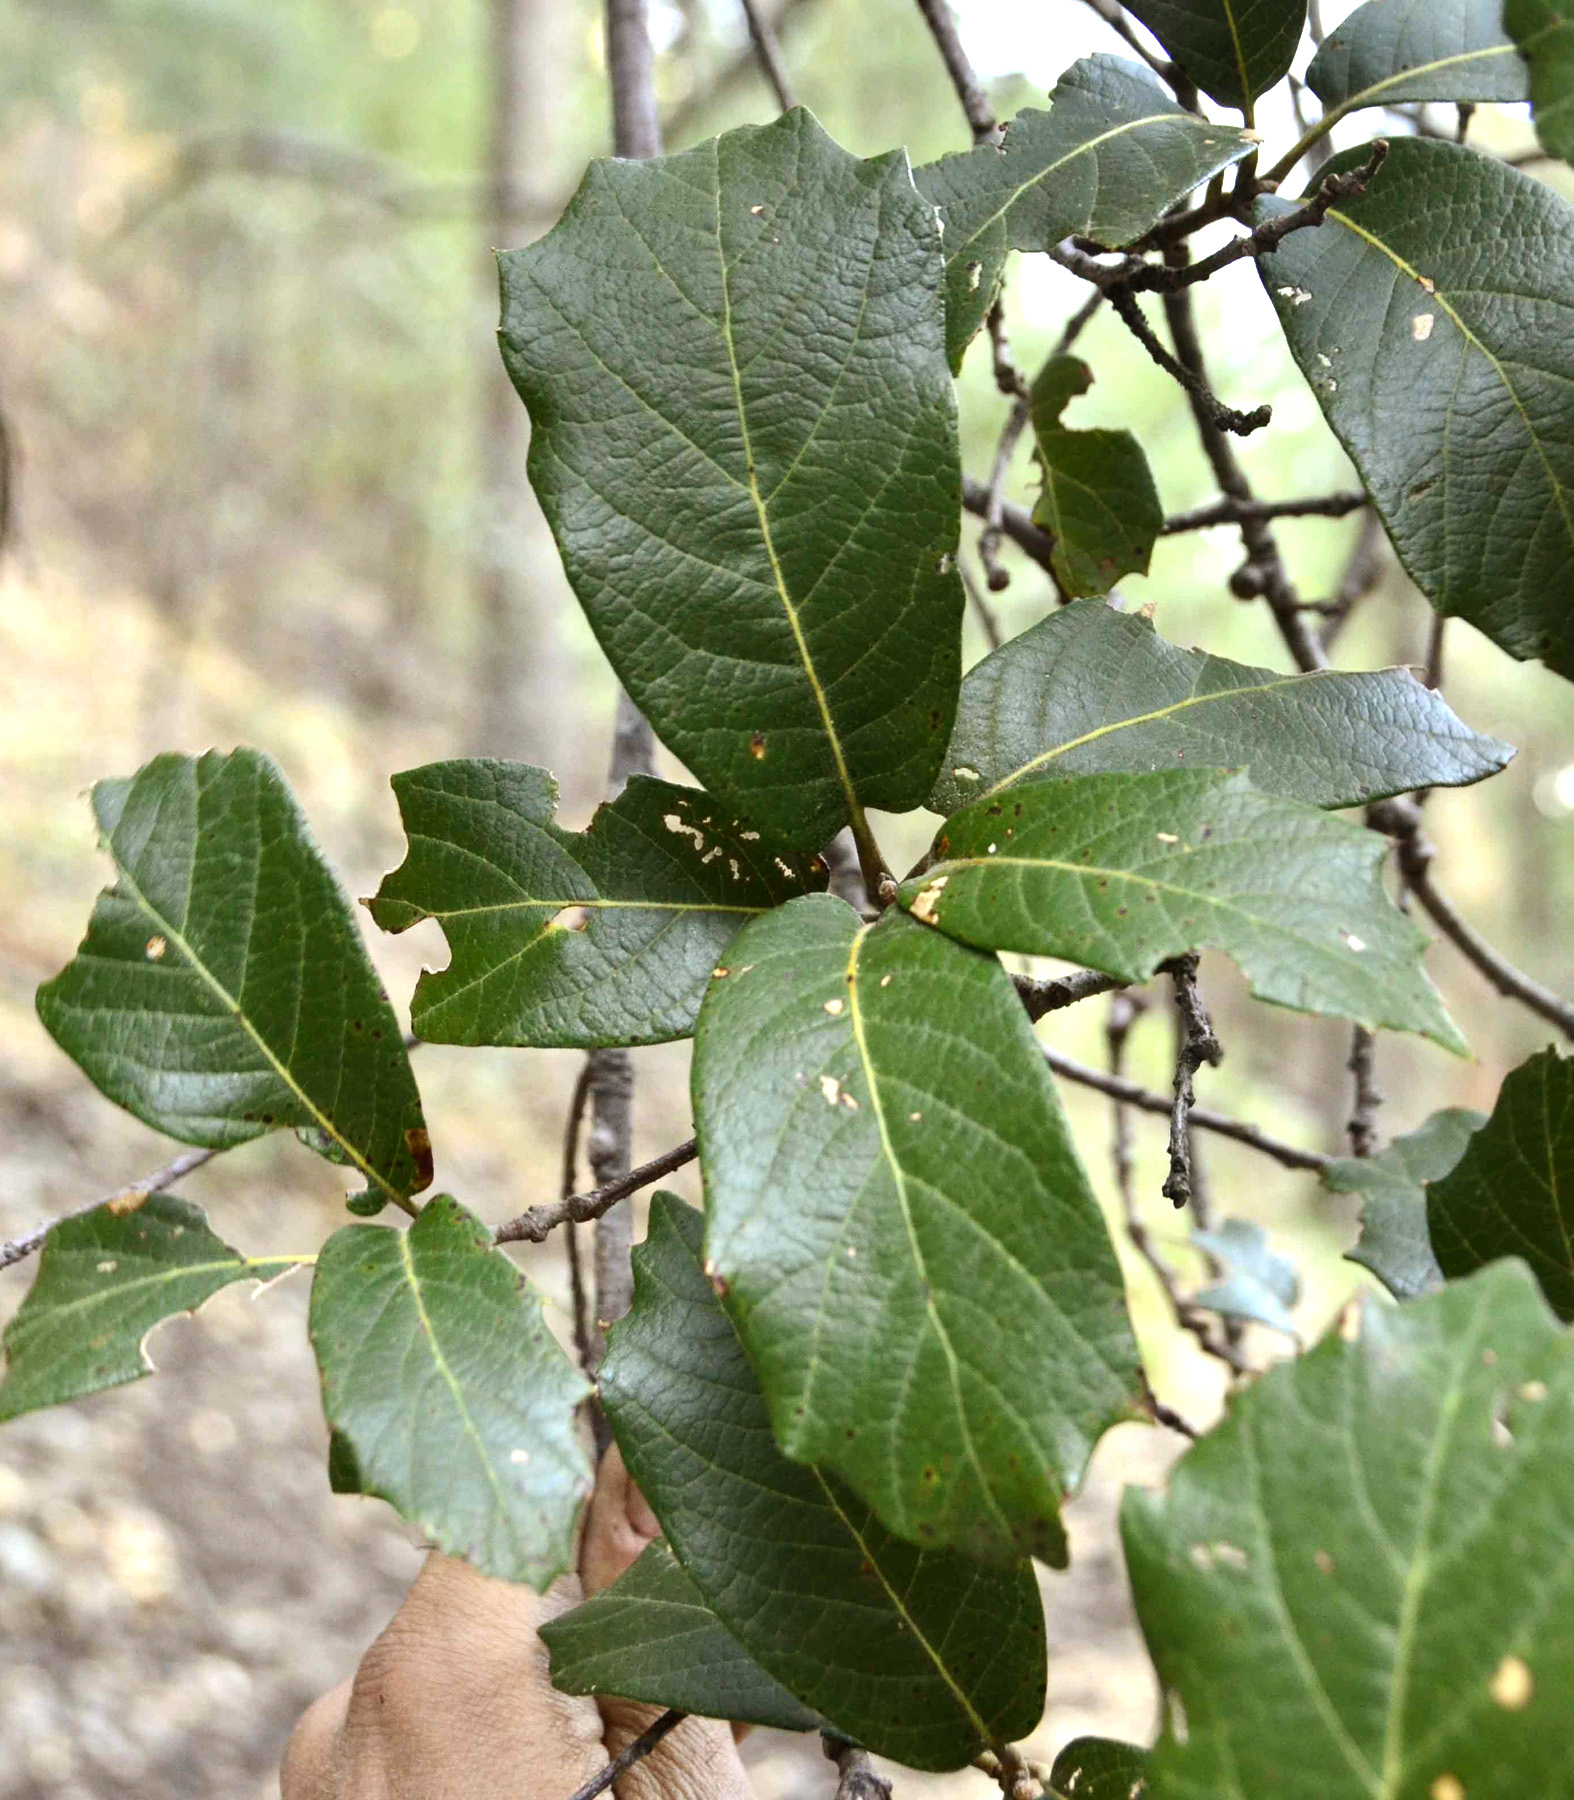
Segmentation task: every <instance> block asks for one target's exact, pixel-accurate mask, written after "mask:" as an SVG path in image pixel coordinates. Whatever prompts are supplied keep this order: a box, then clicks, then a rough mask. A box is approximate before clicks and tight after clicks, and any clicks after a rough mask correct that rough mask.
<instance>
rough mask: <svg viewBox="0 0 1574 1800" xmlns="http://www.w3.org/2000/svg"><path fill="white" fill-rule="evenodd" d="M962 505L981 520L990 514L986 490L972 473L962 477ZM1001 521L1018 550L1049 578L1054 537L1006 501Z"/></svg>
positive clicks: (1001, 512) (1018, 507) (1019, 508)
mask: <svg viewBox="0 0 1574 1800" xmlns="http://www.w3.org/2000/svg"><path fill="white" fill-rule="evenodd" d="M962 504H963V506H964V507H966V509H967V510H968V511H969V512H970V513H973V514H975V515H976V516H977V517H978V518H980V519H987V518H988V517H989V489H988V488H987V487H986V486H985V485H984V483H983V482H981V481H977V480H975V479H974V478H973V477H972V476H971V475H964V476H963V477H962ZM1000 523H1001V527H1002V528H1003V530H1004V531H1005V534H1006V536H1007V537H1008V538H1010V540H1011V541H1012V543H1013V544H1015V545H1016V546H1017V548H1018V549H1019V550H1023V551H1025V552H1026V553H1027V555H1028V556H1029V557H1030V558H1031V559H1032V560H1033V561H1034V562H1036V563H1037V564H1038V566H1039V567H1040V568H1041V569H1042V570H1043V571H1044V573H1045V574H1046V575H1048V576H1049V577H1050V579H1051V580H1053V579H1054V574H1055V571H1054V569H1053V567H1052V566H1051V563H1050V555H1051V553H1052V552H1053V550H1054V548H1055V540H1054V538H1053V537H1052V536H1051V535H1050V533H1049V532H1047V531H1045V530H1044V529H1043V528H1042V526H1039V525H1035V524H1034V523H1033V521H1032V519H1031V517H1030V516H1029V515H1028V514H1027V513H1026V512H1025V511H1024V510H1023V509H1022V508H1021V507H1020V506H1013V505H1012V504H1011V502H1010V501H1009V500H1008V501H1007V502H1006V503H1005V504H1004V505H1003V506H1002V507H1001V508H1000Z"/></svg>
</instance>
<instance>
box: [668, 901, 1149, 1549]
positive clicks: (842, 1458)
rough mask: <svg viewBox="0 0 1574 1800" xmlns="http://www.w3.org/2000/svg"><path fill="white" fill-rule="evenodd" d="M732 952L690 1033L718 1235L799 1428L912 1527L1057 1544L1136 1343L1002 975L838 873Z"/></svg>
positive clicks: (778, 1402) (713, 1257) (785, 1437)
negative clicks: (1069, 1496)
mask: <svg viewBox="0 0 1574 1800" xmlns="http://www.w3.org/2000/svg"><path fill="white" fill-rule="evenodd" d="M729 960H730V963H731V966H732V972H731V973H730V974H729V975H727V976H725V977H718V979H717V980H716V981H715V982H713V983H712V985H711V990H710V993H709V994H708V995H707V996H706V999H705V1004H704V1006H703V1007H702V1008H701V1010H700V1022H699V1026H698V1028H697V1030H696V1032H695V1046H694V1070H693V1093H694V1122H695V1131H696V1134H697V1136H698V1138H699V1145H700V1156H701V1159H702V1161H703V1164H704V1169H705V1197H706V1214H705V1252H706V1257H707V1266H708V1267H709V1268H711V1269H713V1270H714V1271H715V1275H716V1279H717V1281H718V1282H719V1283H721V1284H722V1286H723V1290H724V1294H725V1299H726V1305H727V1310H728V1313H729V1314H730V1315H731V1318H732V1321H733V1323H734V1324H735V1325H736V1326H737V1328H738V1334H739V1336H740V1337H741V1338H742V1339H743V1343H744V1347H745V1349H746V1350H747V1351H748V1354H749V1360H750V1361H751V1362H752V1364H753V1365H754V1367H755V1369H756V1370H757V1371H758V1373H759V1377H760V1384H761V1386H762V1387H763V1388H764V1390H765V1396H766V1399H767V1400H768V1401H769V1403H770V1407H771V1418H772V1423H773V1424H774V1426H775V1428H776V1436H777V1439H778V1441H779V1442H780V1444H781V1446H782V1448H783V1449H784V1450H785V1451H786V1452H787V1454H788V1455H789V1456H791V1457H793V1458H795V1459H796V1460H798V1461H801V1462H809V1463H816V1464H819V1465H821V1466H823V1467H825V1468H828V1469H835V1470H836V1471H837V1473H838V1474H840V1475H842V1476H843V1477H844V1478H845V1479H846V1480H847V1481H848V1482H849V1483H850V1484H851V1485H852V1486H853V1487H854V1488H855V1489H856V1490H857V1491H858V1493H859V1494H860V1495H861V1496H862V1497H863V1498H864V1499H865V1500H866V1501H868V1503H869V1504H870V1505H871V1506H872V1507H873V1508H874V1510H875V1512H876V1513H877V1514H878V1515H879V1516H880V1518H881V1520H882V1521H883V1522H884V1524H885V1525H886V1526H888V1527H889V1528H890V1529H891V1530H892V1531H895V1532H898V1533H900V1535H901V1536H903V1537H906V1538H911V1539H913V1540H915V1541H917V1542H920V1543H934V1544H944V1545H950V1546H952V1547H954V1548H957V1549H960V1550H963V1551H965V1552H966V1553H968V1554H970V1555H976V1556H983V1557H994V1558H1004V1557H1010V1556H1017V1555H1021V1554H1022V1553H1024V1552H1032V1553H1033V1554H1034V1555H1038V1556H1043V1557H1045V1558H1046V1559H1048V1560H1049V1561H1052V1562H1055V1561H1058V1562H1062V1563H1063V1562H1064V1559H1065V1540H1064V1536H1063V1533H1062V1529H1061V1524H1060V1517H1059V1513H1060V1503H1061V1500H1062V1498H1063V1497H1064V1495H1065V1494H1066V1493H1067V1492H1068V1491H1069V1490H1070V1489H1072V1488H1074V1487H1075V1486H1076V1484H1077V1482H1078V1481H1079V1480H1080V1479H1081V1475H1082V1470H1083V1467H1084V1465H1085V1463H1086V1461H1087V1458H1088V1455H1089V1453H1090V1452H1091V1451H1092V1448H1093V1445H1094V1444H1095V1443H1096V1442H1097V1440H1098V1438H1099V1436H1100V1434H1101V1433H1102V1432H1103V1431H1104V1430H1105V1429H1106V1428H1107V1427H1108V1426H1110V1425H1112V1424H1114V1423H1115V1422H1116V1421H1117V1420H1119V1419H1121V1418H1124V1417H1129V1416H1130V1415H1131V1412H1132V1409H1133V1406H1134V1404H1135V1402H1136V1398H1137V1392H1138V1387H1137V1382H1138V1374H1137V1360H1136V1350H1135V1347H1134V1345H1133V1343H1132V1338H1131V1333H1130V1328H1129V1326H1128V1325H1127V1322H1126V1314H1125V1307H1124V1303H1123V1292H1122V1286H1121V1279H1120V1272H1119V1269H1118V1268H1117V1266H1116V1262H1115V1254H1114V1251H1113V1249H1112V1247H1111V1245H1110V1241H1109V1235H1108V1232H1107V1231H1106V1229H1105V1225H1104V1219H1103V1216H1102V1214H1101V1213H1100V1211H1099V1208H1098V1205H1097V1203H1096V1201H1095V1200H1094V1198H1093V1196H1092V1194H1091V1192H1090V1191H1089V1188H1088V1182H1087V1177H1086V1175H1085V1174H1084V1173H1083V1169H1082V1165H1081V1163H1080V1162H1079V1161H1078V1159H1077V1153H1076V1150H1075V1148H1074V1146H1073V1145H1072V1143H1071V1140H1070V1137H1069V1135H1068V1134H1067V1130H1066V1125H1065V1120H1064V1118H1063V1117H1062V1115H1061V1111H1060V1106H1059V1102H1058V1100H1057V1098H1056V1095H1055V1090H1054V1086H1053V1083H1052V1082H1051V1080H1050V1076H1049V1073H1048V1070H1047V1069H1046V1067H1045V1064H1044V1060H1043V1057H1042V1056H1041V1055H1040V1053H1039V1050H1038V1045H1037V1043H1036V1041H1035V1039H1034V1037H1033V1031H1032V1027H1031V1026H1030V1025H1029V1024H1028V1021H1027V1017H1026V1015H1025V1014H1024V1012H1023V1011H1022V1007H1021V1003H1020V1002H1019V1001H1018V999H1017V997H1016V994H1015V991H1014V990H1013V988H1012V986H1011V982H1010V980H1009V978H1008V977H1007V975H1006V973H1005V971H1004V970H1003V969H1002V968H1001V967H1000V965H999V963H998V962H997V961H996V960H995V959H994V958H993V957H985V956H978V955H976V954H974V953H972V952H969V951H965V950H962V949H961V948H960V946H958V945H955V944H952V943H950V942H948V941H947V940H946V939H944V938H943V937H941V936H939V935H938V934H937V933H934V932H928V931H924V930H922V929H921V928H920V927H918V926H917V925H914V924H913V923H912V921H911V920H909V919H906V918H904V917H903V916H902V915H901V914H900V913H895V912H893V913H890V914H888V915H886V917H885V918H884V919H883V920H882V922H881V923H880V924H878V925H875V926H871V927H863V926H861V925H860V923H859V920H858V916H857V914H856V913H854V912H853V910H852V909H851V908H850V907H848V906H844V905H843V904H842V902H841V901H839V900H834V899H831V898H829V897H822V896H810V897H809V898H806V899H803V900H794V901H792V902H790V903H789V904H788V905H787V906H785V907H782V908H781V909H779V910H778V911H776V912H774V913H771V914H769V915H767V916H766V917H765V918H763V919H759V920H756V921H755V923H754V924H752V925H749V926H746V927H745V929H744V930H743V931H742V932H741V933H740V934H739V936H738V938H737V941H736V943H735V944H734V947H733V949H732V950H731V951H730V952H729ZM984 1296H987V1299H985V1298H984ZM1003 1319H1009V1320H1010V1321H1011V1327H1010V1329H1009V1330H1008V1331H1005V1330H1002V1329H1001V1321H1002V1320H1003Z"/></svg>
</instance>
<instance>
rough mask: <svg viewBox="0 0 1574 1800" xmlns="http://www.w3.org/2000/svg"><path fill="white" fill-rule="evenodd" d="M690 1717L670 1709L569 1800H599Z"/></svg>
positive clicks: (577, 1789) (571, 1795)
mask: <svg viewBox="0 0 1574 1800" xmlns="http://www.w3.org/2000/svg"><path fill="white" fill-rule="evenodd" d="M688 1716H689V1715H688V1714H687V1713H681V1712H678V1711H677V1710H676V1709H671V1708H669V1710H668V1711H666V1712H664V1713H663V1714H662V1715H661V1717H660V1718H659V1719H657V1720H655V1722H654V1723H653V1724H650V1725H647V1726H646V1727H645V1729H644V1730H643V1731H642V1732H641V1733H640V1734H639V1736H638V1737H637V1738H635V1740H634V1741H633V1743H632V1744H629V1745H627V1746H626V1747H625V1748H624V1749H622V1750H620V1751H619V1752H618V1753H617V1755H616V1756H614V1757H613V1759H612V1761H611V1762H609V1763H608V1764H607V1766H606V1767H605V1768H604V1769H603V1770H602V1771H601V1773H600V1774H599V1775H592V1776H591V1778H590V1780H589V1781H587V1782H586V1783H585V1784H584V1786H583V1787H579V1788H575V1790H574V1792H573V1793H572V1794H570V1795H569V1797H568V1800H596V1796H597V1794H604V1793H605V1792H606V1791H607V1789H608V1788H609V1787H611V1786H612V1784H613V1782H615V1781H621V1780H622V1779H623V1777H624V1776H625V1775H627V1774H628V1772H629V1770H630V1769H632V1768H633V1767H634V1765H635V1764H636V1763H639V1762H643V1761H644V1760H645V1758H646V1757H647V1756H649V1755H650V1753H651V1751H652V1750H654V1749H655V1748H656V1746H657V1745H658V1744H659V1743H660V1742H661V1740H662V1739H663V1738H664V1737H665V1736H666V1735H667V1733H668V1732H669V1731H676V1730H677V1728H678V1727H679V1726H680V1725H681V1724H682V1723H683V1721H684V1720H685V1719H686V1718H687V1717H688Z"/></svg>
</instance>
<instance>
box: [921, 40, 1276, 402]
mask: <svg viewBox="0 0 1574 1800" xmlns="http://www.w3.org/2000/svg"><path fill="white" fill-rule="evenodd" d="M1050 101H1051V104H1052V106H1053V109H1054V110H1053V111H1051V112H1040V111H1037V110H1034V109H1030V110H1028V111H1026V112H1020V113H1018V114H1017V116H1016V117H1015V118H1014V119H1013V120H1011V122H1010V123H1009V124H1008V125H1007V126H1006V130H1005V141H1004V143H1002V144H1001V145H1000V146H999V148H998V149H997V148H996V147H995V146H994V145H993V144H981V145H979V146H977V147H976V148H974V149H972V150H965V151H962V152H960V153H959V154H957V155H955V156H946V157H942V158H941V160H940V161H939V162H933V163H927V164H925V166H924V167H923V168H921V169H918V170H916V171H915V172H914V176H913V179H914V180H915V181H916V182H917V183H918V186H919V188H920V190H921V191H922V192H923V194H924V195H925V197H926V198H927V199H929V200H932V201H933V202H934V203H935V205H936V206H938V207H939V208H940V214H941V219H942V222H943V224H944V227H945V233H944V243H945V260H946V348H947V351H948V353H949V355H950V358H951V366H952V368H953V369H955V368H959V367H960V366H961V362H962V353H963V352H964V351H965V350H966V349H967V346H968V345H969V344H970V343H971V342H972V340H973V337H974V334H975V333H976V332H977V331H978V328H979V327H980V326H981V325H982V324H983V322H984V319H985V316H986V315H987V313H988V312H989V308H990V304H991V303H992V301H993V300H994V297H995V294H996V293H997V291H998V290H999V287H1000V277H1001V272H1002V271H1003V270H1004V268H1005V263H1006V257H1007V255H1008V254H1009V253H1010V252H1011V251H1012V250H1048V249H1049V248H1050V247H1051V246H1052V245H1054V244H1057V243H1059V242H1060V240H1061V239H1062V238H1064V237H1070V236H1072V235H1073V234H1076V235H1080V236H1084V237H1091V238H1096V239H1097V240H1098V241H1099V242H1100V243H1102V244H1110V245H1119V244H1129V243H1130V242H1131V241H1132V240H1133V239H1134V238H1139V237H1141V236H1142V234H1143V233H1144V232H1145V231H1147V230H1149V229H1150V228H1151V227H1152V226H1153V225H1155V224H1156V223H1157V222H1158V221H1159V219H1160V218H1162V217H1163V215H1164V213H1165V212H1166V211H1167V210H1168V209H1169V207H1170V206H1172V205H1173V204H1174V203H1175V202H1176V201H1177V200H1182V199H1184V198H1185V196H1186V195H1187V194H1189V193H1190V192H1191V191H1192V189H1193V188H1195V187H1197V186H1199V185H1200V184H1201V183H1202V182H1205V181H1206V180H1207V179H1208V178H1209V177H1210V176H1211V175H1213V174H1216V173H1217V172H1218V170H1220V169H1225V168H1228V167H1229V165H1230V164H1231V163H1234V162H1239V161H1240V159H1241V158H1242V157H1243V156H1246V155H1248V154H1249V153H1250V152H1251V151H1252V150H1254V149H1255V148H1256V144H1255V142H1254V141H1253V140H1252V139H1250V138H1248V137H1247V136H1245V134H1244V133H1242V132H1240V131H1237V130H1235V129H1234V128H1233V127H1231V126H1228V125H1215V124H1213V123H1211V122H1210V121H1209V120H1207V119H1202V118H1199V117H1198V116H1197V115H1196V114H1195V113H1190V112H1187V111H1186V110H1185V108H1184V107H1180V106H1177V105H1176V104H1175V100H1174V98H1173V96H1172V95H1171V94H1170V93H1169V91H1168V90H1167V89H1166V88H1164V87H1161V86H1160V85H1159V83H1158V82H1157V81H1156V80H1155V79H1154V78H1153V76H1151V75H1150V74H1149V73H1148V71H1147V70H1146V69H1144V68H1141V67H1139V66H1138V65H1137V64H1136V63H1131V62H1127V61H1125V60H1124V59H1123V58H1121V57H1118V56H1090V57H1086V58H1084V59H1083V60H1082V61H1081V62H1078V63H1073V64H1072V66H1071V67H1070V68H1069V69H1068V70H1067V71H1066V73H1065V74H1064V75H1063V76H1061V78H1060V82H1059V84H1058V85H1057V86H1056V88H1055V91H1054V92H1053V93H1052V94H1051V95H1050Z"/></svg>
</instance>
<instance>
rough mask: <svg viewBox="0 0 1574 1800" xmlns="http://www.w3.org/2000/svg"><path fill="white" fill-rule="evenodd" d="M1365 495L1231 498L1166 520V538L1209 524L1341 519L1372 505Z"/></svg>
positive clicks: (1203, 528) (1200, 529)
mask: <svg viewBox="0 0 1574 1800" xmlns="http://www.w3.org/2000/svg"><path fill="white" fill-rule="evenodd" d="M1369 504H1370V502H1369V501H1368V499H1367V497H1366V495H1365V494H1355V493H1337V494H1314V495H1311V496H1309V497H1308V498H1306V499H1304V500H1232V499H1230V498H1229V497H1228V496H1226V498H1224V499H1223V500H1215V501H1213V502H1212V503H1211V504H1210V505H1208V506H1198V507H1194V508H1193V509H1192V510H1191V511H1190V512H1183V513H1176V514H1175V515H1174V517H1173V518H1169V519H1166V520H1165V521H1164V528H1163V529H1164V535H1165V536H1166V537H1171V536H1173V535H1174V534H1175V533H1176V532H1177V531H1206V530H1207V528H1208V527H1209V526H1210V525H1244V524H1246V523H1247V522H1248V521H1255V520H1259V519H1301V518H1310V517H1315V518H1319V519H1342V518H1343V517H1344V516H1345V514H1346V513H1353V512H1359V511H1360V509H1361V508H1362V507H1363V506H1367V505H1369Z"/></svg>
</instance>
